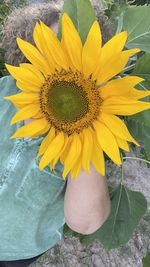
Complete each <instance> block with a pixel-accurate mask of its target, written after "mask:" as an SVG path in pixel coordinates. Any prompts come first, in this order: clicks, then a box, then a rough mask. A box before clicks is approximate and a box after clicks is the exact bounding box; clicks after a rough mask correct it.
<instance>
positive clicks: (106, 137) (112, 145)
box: [93, 121, 121, 165]
mask: <svg viewBox="0 0 150 267" xmlns="http://www.w3.org/2000/svg"><path fill="white" fill-rule="evenodd" d="M93 124H94V128H95V133H96V136H97V140H98V142H99V144H100V146H101V148H102V149H103V151H104V152H105V153H106V154H107V155H108V157H110V158H111V159H112V161H114V163H116V164H117V165H120V164H121V159H120V153H119V148H118V144H117V142H116V139H115V137H114V135H113V134H112V133H111V131H110V130H109V129H108V128H107V127H106V126H105V125H104V124H103V123H101V122H99V121H95V122H94V123H93Z"/></svg>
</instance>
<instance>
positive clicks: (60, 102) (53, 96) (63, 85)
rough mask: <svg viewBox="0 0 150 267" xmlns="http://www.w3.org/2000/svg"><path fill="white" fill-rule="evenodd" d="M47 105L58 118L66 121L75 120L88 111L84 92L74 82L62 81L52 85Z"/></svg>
mask: <svg viewBox="0 0 150 267" xmlns="http://www.w3.org/2000/svg"><path fill="white" fill-rule="evenodd" d="M48 105H49V108H50V109H52V111H53V113H54V114H55V115H56V117H58V119H61V120H63V121H66V122H70V121H76V120H77V119H79V118H81V117H83V116H84V115H85V114H86V113H87V112H88V100H87V98H86V94H85V92H84V91H83V90H82V88H79V87H78V86H77V85H76V84H75V83H74V82H67V81H62V82H56V83H55V84H54V85H52V87H51V90H49V95H48Z"/></svg>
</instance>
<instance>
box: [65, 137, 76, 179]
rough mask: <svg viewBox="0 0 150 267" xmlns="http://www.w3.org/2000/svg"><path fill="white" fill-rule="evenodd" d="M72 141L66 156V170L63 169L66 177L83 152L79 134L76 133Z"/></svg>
mask: <svg viewBox="0 0 150 267" xmlns="http://www.w3.org/2000/svg"><path fill="white" fill-rule="evenodd" d="M71 139H72V142H71V145H70V149H69V151H68V154H67V156H66V158H65V162H64V171H63V174H62V176H63V178H66V176H67V174H68V173H69V171H70V170H71V169H72V167H73V166H74V164H75V163H76V161H77V159H78V157H79V155H80V153H81V141H80V138H79V135H78V134H74V135H72V137H71Z"/></svg>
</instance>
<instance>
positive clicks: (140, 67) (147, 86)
mask: <svg viewBox="0 0 150 267" xmlns="http://www.w3.org/2000/svg"><path fill="white" fill-rule="evenodd" d="M132 75H137V76H140V77H142V78H144V79H145V81H144V82H142V83H141V84H140V85H139V89H141V90H150V54H145V55H143V56H142V57H140V58H139V59H138V61H137V63H136V65H135V68H134V71H133V73H132ZM144 100H145V101H150V97H146V98H145V99H144ZM130 118H131V119H133V120H135V121H137V122H139V123H142V124H143V126H148V127H150V110H146V111H144V112H140V113H138V114H136V115H134V116H131V117H130Z"/></svg>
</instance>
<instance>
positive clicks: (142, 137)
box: [127, 118, 150, 160]
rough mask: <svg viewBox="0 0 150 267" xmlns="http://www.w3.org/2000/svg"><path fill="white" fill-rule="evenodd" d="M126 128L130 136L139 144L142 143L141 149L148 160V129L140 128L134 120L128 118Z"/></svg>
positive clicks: (145, 127) (149, 134)
mask: <svg viewBox="0 0 150 267" xmlns="http://www.w3.org/2000/svg"><path fill="white" fill-rule="evenodd" d="M127 126H128V129H129V131H130V132H131V134H132V135H133V136H134V137H135V139H136V140H137V141H138V142H139V143H144V144H143V148H144V150H145V153H146V159H147V160H150V142H149V140H150V127H147V126H142V124H141V123H138V122H137V121H136V120H133V119H131V118H128V120H127Z"/></svg>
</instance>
